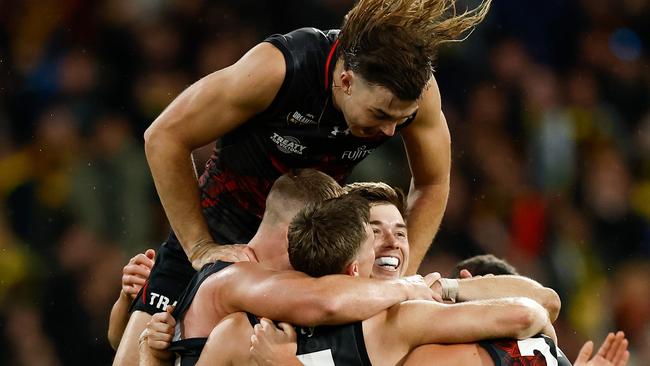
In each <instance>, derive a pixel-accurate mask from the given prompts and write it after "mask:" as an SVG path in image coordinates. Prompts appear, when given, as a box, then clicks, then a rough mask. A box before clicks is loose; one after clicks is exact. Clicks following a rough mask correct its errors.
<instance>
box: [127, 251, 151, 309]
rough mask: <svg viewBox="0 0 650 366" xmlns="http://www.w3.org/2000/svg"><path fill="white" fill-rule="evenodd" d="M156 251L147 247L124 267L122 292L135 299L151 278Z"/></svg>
mask: <svg viewBox="0 0 650 366" xmlns="http://www.w3.org/2000/svg"><path fill="white" fill-rule="evenodd" d="M155 257H156V252H155V251H154V250H153V249H147V251H146V252H144V253H140V254H138V255H136V256H135V257H133V258H131V259H130V260H129V263H128V264H127V265H126V266H124V268H122V294H123V295H124V296H127V297H129V298H130V299H131V300H133V299H134V298H135V297H136V296H137V295H138V292H140V289H141V288H142V286H144V284H145V282H147V279H148V278H149V274H150V273H151V268H152V267H153V264H154V258H155Z"/></svg>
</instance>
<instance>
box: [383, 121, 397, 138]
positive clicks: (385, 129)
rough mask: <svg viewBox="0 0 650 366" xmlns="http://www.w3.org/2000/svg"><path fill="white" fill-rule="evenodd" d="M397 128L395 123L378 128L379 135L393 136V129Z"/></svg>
mask: <svg viewBox="0 0 650 366" xmlns="http://www.w3.org/2000/svg"><path fill="white" fill-rule="evenodd" d="M396 127H397V122H393V123H389V124H386V125H383V126H381V127H379V130H380V131H381V133H383V134H384V135H386V136H393V135H394V134H395V128H396Z"/></svg>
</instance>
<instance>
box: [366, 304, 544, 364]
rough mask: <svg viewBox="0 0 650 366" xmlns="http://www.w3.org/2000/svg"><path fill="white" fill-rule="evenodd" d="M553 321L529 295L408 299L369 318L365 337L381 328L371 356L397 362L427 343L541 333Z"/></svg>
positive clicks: (369, 343) (372, 344) (383, 362)
mask: <svg viewBox="0 0 650 366" xmlns="http://www.w3.org/2000/svg"><path fill="white" fill-rule="evenodd" d="M425 319H427V321H425ZM547 323H548V313H547V312H546V310H544V309H543V308H542V307H541V305H539V304H538V303H536V302H535V301H533V300H530V299H527V298H505V299H494V300H484V301H475V302H467V303H462V304H452V305H448V304H440V303H435V302H426V301H407V302H404V303H401V304H398V305H396V306H393V307H392V308H390V309H389V310H388V311H387V312H385V313H382V314H379V315H377V316H375V317H373V318H371V319H369V320H367V321H366V322H364V337H365V338H366V340H368V339H369V337H373V336H375V337H376V335H373V334H374V333H375V332H381V333H378V334H381V335H382V338H381V339H380V340H375V341H373V342H366V346H367V347H368V354H369V355H371V361H373V364H375V360H382V361H381V364H391V357H392V358H393V359H392V362H393V363H392V364H395V363H397V361H398V360H400V359H401V358H402V357H404V356H405V355H406V354H407V353H408V352H409V351H411V350H412V349H414V348H415V347H417V346H419V345H422V344H429V343H466V342H475V341H479V340H483V339H492V338H516V339H524V338H528V337H530V336H533V335H535V334H537V333H539V331H540V330H541V329H542V328H543V327H544V326H545V325H546V324H547ZM378 364H379V363H378Z"/></svg>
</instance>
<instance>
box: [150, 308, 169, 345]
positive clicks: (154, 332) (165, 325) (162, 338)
mask: <svg viewBox="0 0 650 366" xmlns="http://www.w3.org/2000/svg"><path fill="white" fill-rule="evenodd" d="M172 311H174V307H173V306H167V308H166V309H165V311H163V312H160V313H156V314H154V315H153V316H152V317H151V320H150V321H149V323H147V330H148V333H147V336H148V339H147V344H148V345H149V347H150V348H151V349H152V350H159V351H164V350H166V349H167V348H168V347H169V345H170V344H171V342H172V339H173V338H174V330H175V328H176V319H174V317H173V316H172Z"/></svg>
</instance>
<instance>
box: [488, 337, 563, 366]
mask: <svg viewBox="0 0 650 366" xmlns="http://www.w3.org/2000/svg"><path fill="white" fill-rule="evenodd" d="M479 345H480V346H481V347H483V348H484V349H485V350H486V351H487V352H488V353H489V354H490V357H491V358H492V361H493V362H494V366H571V362H569V360H568V359H567V358H566V356H565V355H564V354H563V353H562V351H560V349H559V348H557V347H556V346H555V343H554V342H553V340H552V339H551V338H549V337H547V336H545V335H537V336H535V337H531V338H527V339H522V340H516V339H501V340H492V341H482V342H479Z"/></svg>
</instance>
